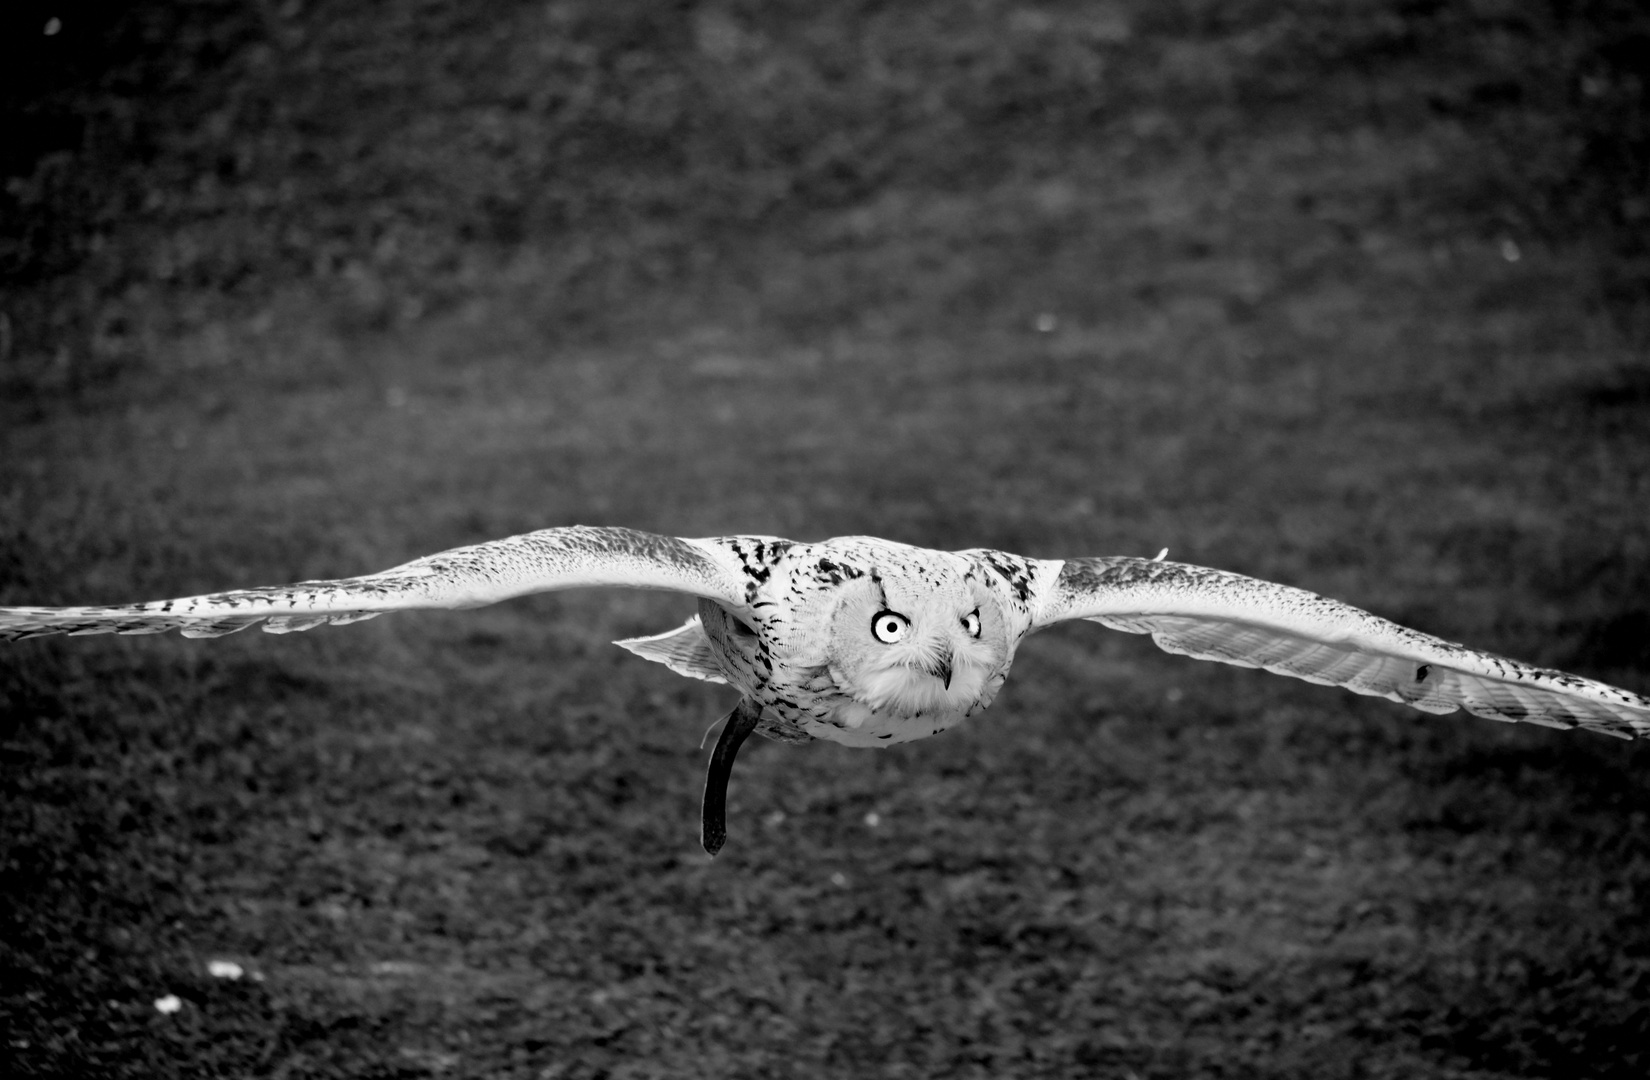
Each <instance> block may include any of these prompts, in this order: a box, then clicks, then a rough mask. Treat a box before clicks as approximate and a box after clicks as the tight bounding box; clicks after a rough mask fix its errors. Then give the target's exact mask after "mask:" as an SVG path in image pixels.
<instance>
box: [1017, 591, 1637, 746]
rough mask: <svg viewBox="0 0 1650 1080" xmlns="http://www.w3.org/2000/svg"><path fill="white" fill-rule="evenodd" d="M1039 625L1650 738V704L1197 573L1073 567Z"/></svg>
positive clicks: (1042, 604)
mask: <svg viewBox="0 0 1650 1080" xmlns="http://www.w3.org/2000/svg"><path fill="white" fill-rule="evenodd" d="M1040 592H1041V595H1040V596H1039V597H1038V598H1037V601H1036V603H1035V608H1034V625H1036V626H1046V625H1048V624H1050V623H1054V622H1060V621H1062V620H1065V619H1091V620H1093V621H1094V622H1098V623H1102V624H1104V625H1106V626H1109V627H1112V628H1113V629H1115V630H1126V631H1128V632H1129V633H1133V634H1150V635H1151V636H1152V640H1153V641H1155V642H1157V644H1158V645H1159V646H1160V647H1162V648H1163V649H1165V650H1167V651H1168V652H1172V653H1182V654H1184V655H1186V656H1195V657H1197V658H1198V659H1200V660H1219V661H1222V662H1223V663H1227V664H1236V665H1238V666H1240V667H1258V668H1264V669H1266V670H1267V671H1275V672H1277V673H1278V674H1279V675H1293V676H1295V677H1296V678H1298V679H1305V680H1307V681H1308V682H1315V683H1322V684H1324V685H1328V686H1344V687H1346V688H1347V689H1348V690H1354V691H1356V692H1357V693H1360V694H1371V695H1374V696H1376V697H1384V698H1390V699H1392V700H1393V701H1399V702H1403V703H1404V704H1406V705H1410V706H1413V707H1415V708H1417V709H1420V710H1422V711H1423V712H1430V713H1448V712H1454V711H1455V710H1456V709H1465V710H1467V711H1468V712H1470V713H1473V714H1475V715H1478V716H1486V717H1489V718H1490V719H1492V720H1506V721H1515V720H1526V721H1529V722H1530V723H1535V724H1545V725H1547V726H1548V727H1558V728H1574V727H1582V728H1587V729H1589V730H1591V731H1600V732H1603V733H1604V734H1606V735H1615V736H1618V737H1620V738H1626V739H1631V738H1635V737H1637V736H1640V735H1650V698H1645V697H1641V696H1640V695H1638V694H1634V693H1630V692H1628V691H1626V690H1622V689H1619V688H1617V687H1614V686H1609V685H1606V684H1605V683H1601V682H1594V681H1593V680H1591V679H1583V678H1580V677H1579V676H1576V675H1569V674H1566V673H1564V672H1562V671H1553V670H1551V669H1548V668H1538V667H1531V666H1530V665H1528V664H1521V663H1519V662H1517V661H1516V660H1508V659H1506V658H1505V657H1500V656H1496V655H1494V654H1493V653H1486V652H1479V651H1477V650H1476V649H1468V648H1466V647H1465V646H1462V645H1457V644H1455V643H1453V642H1449V641H1444V640H1443V639H1441V638H1435V637H1432V636H1431V635H1429V634H1422V633H1419V632H1418V631H1415V630H1410V629H1408V628H1406V627H1402V626H1399V625H1398V624H1397V623H1393V622H1389V621H1387V620H1386V619H1382V618H1379V617H1377V616H1375V615H1371V614H1370V613H1369V612H1367V611H1361V610H1359V609H1358V608H1355V607H1352V606H1351V605H1349V604H1342V603H1340V602H1338V601H1335V600H1330V599H1327V598H1325V597H1322V596H1318V595H1317V594H1316V593H1310V592H1307V591H1305V590H1304V589H1294V588H1290V587H1289V586H1287V585H1276V584H1273V583H1272V582H1269V581H1260V580H1257V579H1255V578H1251V577H1244V576H1243V575H1241V574H1229V573H1225V572H1223V571H1220V570H1209V569H1206V568H1204V567H1201V566H1188V565H1186V564H1185V563H1173V562H1163V561H1159V560H1151V559H1134V558H1094V559H1069V560H1067V561H1066V562H1065V563H1064V564H1062V565H1060V569H1059V573H1058V574H1057V575H1056V576H1055V577H1054V580H1053V581H1052V582H1051V583H1049V584H1048V585H1047V586H1045V587H1044V588H1043V589H1042V590H1040Z"/></svg>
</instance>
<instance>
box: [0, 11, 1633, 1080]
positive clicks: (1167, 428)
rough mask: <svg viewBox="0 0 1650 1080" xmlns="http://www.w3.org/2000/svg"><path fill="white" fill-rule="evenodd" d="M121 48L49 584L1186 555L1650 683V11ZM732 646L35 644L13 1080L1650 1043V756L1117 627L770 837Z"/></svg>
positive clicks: (967, 19)
mask: <svg viewBox="0 0 1650 1080" xmlns="http://www.w3.org/2000/svg"><path fill="white" fill-rule="evenodd" d="M117 8H118V9H119V10H121V11H124V10H130V11H132V12H133V14H132V16H131V17H130V18H125V19H118V20H114V21H108V22H102V23H100V22H98V21H97V20H96V16H97V15H98V14H99V13H102V14H103V15H104V16H106V17H108V18H111V19H112V18H113V16H114V15H115V14H118V12H117V10H116V9H117ZM54 10H55V12H56V13H57V17H59V18H61V19H62V21H63V30H62V32H61V33H59V34H58V35H55V36H53V37H51V38H50V39H46V38H45V37H44V36H43V35H42V36H41V37H40V38H35V37H33V36H29V35H13V34H11V33H10V32H9V29H10V28H9V26H8V27H7V28H6V29H7V30H8V32H7V33H4V34H0V45H3V47H4V48H6V49H13V50H19V49H24V48H25V46H26V51H25V53H24V61H23V62H21V63H14V62H12V61H13V60H15V59H16V57H15V56H13V55H8V56H5V57H0V78H3V79H6V80H10V81H7V82H5V83H4V87H5V93H6V95H7V98H6V102H7V108H8V110H13V109H14V107H15V108H16V109H18V110H21V112H20V113H19V115H22V116H23V121H26V122H22V121H20V122H19V123H15V124H14V123H12V122H11V121H12V116H10V115H8V117H7V120H6V130H7V132H8V134H9V135H10V134H14V133H19V132H21V133H22V134H19V135H16V136H15V137H14V138H10V139H8V140H7V141H6V145H5V146H4V147H0V154H3V155H4V158H3V160H4V163H5V169H6V172H7V176H6V183H5V184H4V185H3V186H0V237H3V240H4V244H5V247H4V251H3V252H0V256H3V257H0V264H3V265H0V270H3V272H4V273H5V274H6V275H7V278H6V281H5V283H4V285H0V294H3V300H0V309H3V311H4V314H5V320H4V323H3V324H0V603H7V604H24V603H27V604H75V603H86V602H103V601H122V600H136V599H142V598H147V597H159V596H183V595H195V594H200V593H205V592H208V591H210V590H213V589H218V588H222V587H224V586H225V585H229V584H234V583H240V582H259V581H267V582H276V581H298V580H310V579H320V578H333V577H339V576H342V575H347V574H353V573H358V572H361V571H362V570H364V569H368V568H372V567H379V566H389V565H393V564H395V563H396V562H398V561H401V560H404V559H408V558H412V557H415V556H417V555H420V554H423V553H425V552H430V551H437V550H440V549H442V548H446V547H451V546H454V545H459V544H467V543H472V542H475V541H477V540H482V539H487V538H491V537H497V536H507V535H511V534H514V533H520V532H524V531H527V530H530V529H535V528H540V527H543V526H547V525H556V524H567V523H571V522H589V523H594V524H614V525H628V526H632V527H637V528H644V529H648V530H651V531H655V532H660V533H665V534H670V535H678V536H707V535H721V534H726V533H728V532H732V531H750V532H755V533H768V534H774V535H783V536H793V537H797V538H798V539H802V540H807V539H817V538H820V537H825V536H840V535H852V534H856V533H869V534H875V535H882V536H889V537H892V538H896V539H900V540H904V541H907V542H911V543H917V544H923V545H926V546H932V547H939V548H945V549H956V548H960V547H964V546H967V545H971V544H978V545H985V546H987V547H990V548H995V549H1000V550H1004V551H1014V552H1022V553H1025V554H1028V555H1035V556H1042V557H1053V556H1064V555H1069V554H1073V553H1094V554H1101V553H1107V552H1121V553H1135V554H1139V555H1147V556H1149V555H1151V554H1153V553H1155V552H1157V551H1158V550H1159V549H1161V548H1162V547H1164V546H1168V547H1169V548H1170V549H1171V550H1170V556H1171V558H1173V559H1178V560H1184V561H1187V562H1193V563H1202V564H1206V565H1212V566H1220V567H1226V568H1230V569H1232V570H1236V571H1241V572H1244V573H1248V574H1253V575H1255V576H1258V577H1263V578H1268V579H1273V580H1280V581H1285V582H1289V583H1291V584H1295V585H1299V586H1302V587H1304V588H1308V589H1311V590H1313V591H1315V592H1319V593H1322V594H1324V595H1329V596H1335V597H1338V598H1341V599H1345V600H1347V601H1349V602H1352V603H1355V604H1358V605H1359V606H1361V607H1365V608H1368V609H1370V610H1372V611H1375V612H1376V613H1377V614H1380V615H1383V616H1387V617H1390V618H1393V619H1396V620H1398V621H1400V622H1403V623H1404V624H1406V625H1411V626H1415V627H1418V628H1420V629H1423V630H1426V631H1429V632H1431V633H1435V634H1438V635H1440V636H1442V637H1444V638H1447V639H1450V640H1456V641H1470V642H1472V643H1473V644H1475V645H1478V646H1482V647H1484V648H1487V649H1491V650H1494V651H1496V652H1499V653H1503V654H1506V655H1510V656H1517V657H1520V658H1525V659H1528V660H1531V661H1533V662H1536V663H1539V664H1542V665H1545V666H1551V667H1558V668H1563V669H1565V670H1572V671H1576V672H1578V673H1580V674H1583V675H1587V676H1592V677H1596V678H1601V679H1605V680H1607V681H1610V682H1613V683H1618V684H1620V685H1622V686H1625V687H1627V688H1628V689H1631V690H1635V691H1639V692H1644V691H1645V690H1647V689H1650V667H1647V663H1650V653H1647V652H1646V641H1647V637H1646V629H1647V627H1650V603H1647V599H1646V598H1647V597H1650V518H1647V515H1646V514H1645V506H1646V505H1647V498H1650V480H1647V477H1650V427H1647V417H1650V410H1647V409H1646V408H1645V405H1646V401H1647V388H1650V374H1647V365H1646V361H1645V352H1644V343H1643V340H1642V338H1639V337H1635V336H1633V335H1634V334H1635V333H1638V332H1639V331H1640V330H1641V329H1642V327H1643V325H1644V310H1645V309H1644V307H1643V299H1642V296H1643V292H1642V288H1639V289H1638V291H1634V288H1633V285H1634V283H1635V282H1639V283H1642V280H1643V263H1642V261H1636V257H1635V255H1634V245H1635V244H1638V245H1642V242H1643V238H1644V237H1645V236H1647V235H1650V232H1647V231H1646V230H1644V229H1643V228H1642V222H1643V203H1642V195H1643V191H1644V187H1645V185H1644V182H1643V173H1642V165H1643V162H1644V160H1645V158H1644V147H1645V145H1646V141H1645V137H1644V134H1643V132H1644V128H1643V116H1644V111H1643V95H1644V92H1645V87H1646V86H1647V84H1646V82H1645V80H1644V79H1643V77H1642V72H1643V71H1644V70H1645V67H1646V65H1645V64H1644V63H1643V62H1642V60H1641V59H1640V57H1641V56H1642V50H1643V46H1644V42H1645V40H1646V38H1645V33H1644V12H1643V5H1642V4H1640V3H1630V2H1627V0H1622V2H1620V3H1613V2H1587V3H1580V4H1569V3H1567V4H1564V5H1558V4H1556V3H1554V4H1551V5H1547V4H1541V3H1529V4H1524V3H1519V4H1511V3H1496V2H1490V0H1473V2H1471V3H1464V2H1449V3H1414V2H1407V0H1406V2H1403V3H1398V2H1374V3H1358V4H1352V3H1347V4H1316V3H1313V4H1307V3H1299V4H1295V3H1264V4H1262V3H1246V2H1241V0H1240V2H1236V3H1232V2H1224V3H1167V4H1165V3H1138V4H1133V3H1131V4H1123V5H1119V6H1115V7H1110V6H1105V5H1097V4H1092V3H1083V4H1075V3H1074V4H1049V5H1041V6H1031V5H1008V4H996V3H981V4H969V5H958V4H952V3H931V4H930V3H909V4H894V5H874V4H857V3H847V4H833V5H821V4H814V3H810V4H790V3H777V4H761V5H757V4H749V5H742V4H725V5H720V4H702V5H692V6H686V5H682V6H671V7H668V8H665V7H663V6H661V5H657V4H642V3H639V2H638V3H628V2H615V0H603V2H601V3H589V4H578V3H553V4H545V3H522V4H508V3H501V4H476V3H447V2H440V0H436V2H424V3H418V4H413V3H405V2H402V0H385V2H382V3H374V4H369V5H362V4H352V3H343V2H342V0H322V2H311V3H283V2H274V3H269V4H262V3H259V4H253V3H241V2H239V0H222V2H217V0H213V2H201V3H190V4H159V3H152V4H151V3H146V4H138V5H107V6H96V5H94V6H92V7H86V8H82V7H78V6H76V5H65V6H63V7H61V8H57V9H54ZM86 11H90V12H92V14H93V16H94V18H93V19H92V20H90V21H87V20H85V19H83V18H79V17H78V16H76V12H86ZM6 12H7V14H6V16H5V18H7V19H11V18H13V12H16V13H18V14H17V15H16V18H18V19H23V18H25V17H28V18H33V17H34V13H35V9H33V8H32V7H31V5H29V4H21V5H8V6H7V8H6ZM39 14H45V15H50V14H52V13H47V12H39ZM42 28H43V27H42ZM88 30H89V31H92V33H89V34H86V31H88ZM19 43H21V44H19ZM60 46H61V47H62V48H65V49H68V48H69V47H70V46H72V47H73V48H72V50H71V51H70V52H69V53H68V54H67V55H66V57H65V54H64V53H61V52H57V51H54V50H57V49H59V47H60ZM60 58H61V59H62V62H61V63H60V62H59V60H60ZM25 76H27V77H28V78H31V79H33V80H34V81H33V82H28V81H27V80H26V79H25ZM24 136H26V137H24ZM1635 222H1637V223H1638V225H1635V224H1634V223H1635ZM691 607H692V605H691V604H687V603H686V602H682V601H673V600H671V599H669V598H667V597H663V596H659V595H653V594H627V595H625V596H614V595H612V594H608V595H600V596H598V595H595V594H581V593H566V594H560V595H556V596H547V597H539V598H532V599H526V600H520V601H514V602H511V603H509V604H503V605H498V606H496V607H491V608H487V609H485V610H482V611H474V612H457V613H450V614H448V613H430V614H423V615H417V616H405V617H398V618H395V619H388V618H385V619H377V620H373V621H371V622H368V623H365V624H363V625H361V626H359V627H344V628H336V629H332V630H326V631H317V632H315V633H310V634H295V635H288V636H286V637H278V638H277V637H268V636H265V635H262V634H241V635H236V636H234V637H230V638H226V639H223V640H219V641H202V642H194V641H183V640H178V639H177V638H175V637H171V636H167V637H145V638H131V639H127V638H112V637H100V638H87V639H73V640H61V639H59V640H47V641H30V642H19V643H13V644H10V645H8V646H7V647H6V648H7V650H8V651H7V652H6V653H5V654H4V655H3V656H0V695H3V696H0V719H3V725H4V726H3V730H0V781H3V783H0V820H3V821H4V823H5V824H4V828H3V829H0V888H3V890H4V895H3V896H0V1029H3V1030H4V1033H5V1035H4V1039H3V1040H0V1055H3V1059H0V1074H5V1075H8V1076H10V1075H35V1076H74V1077H81V1076H87V1075H101V1076H133V1077H137V1076H142V1077H153V1076H167V1075H176V1076H189V1077H198V1076H214V1075H217V1076H236V1077H240V1076H284V1077H390V1076H396V1077H413V1076H437V1075H444V1076H466V1077H468V1076H474V1077H501V1076H502V1077H523V1078H526V1077H535V1078H536V1077H546V1078H563V1080H594V1078H596V1077H602V1076H605V1077H612V1078H618V1077H643V1076H670V1077H695V1076H716V1077H752V1078H754V1077H762V1076H797V1077H838V1076H848V1075H855V1076H889V1077H899V1076H911V1077H993V1078H995V1077H1002V1076H1020V1077H1068V1076H1100V1077H1118V1078H1123V1077H1129V1076H1131V1075H1132V1076H1136V1077H1141V1078H1159V1077H1160V1078H1164V1080H1167V1078H1171V1077H1173V1078H1179V1077H1203V1076H1209V1077H1213V1076H1221V1077H1257V1078H1258V1077H1302V1078H1306V1077H1311V1078H1314V1080H1316V1078H1322V1077H1353V1076H1363V1077H1402V1078H1405V1080H1411V1078H1441V1077H1457V1078H1459V1077H1472V1078H1474V1080H1488V1078H1492V1077H1493V1078H1497V1080H1504V1078H1509V1077H1529V1078H1535V1077H1543V1078H1545V1077H1554V1076H1564V1077H1572V1076H1577V1077H1622V1078H1627V1077H1631V1078H1634V1080H1637V1078H1640V1077H1642V1076H1643V1075H1645V1073H1646V1061H1645V1058H1644V1047H1646V1046H1647V1045H1650V1030H1647V1027H1650V1018H1647V1012H1646V1006H1645V1002H1646V1001H1647V1000H1650V959H1647V958H1650V928H1647V924H1646V921H1645V919H1644V912H1645V911H1646V910H1647V908H1650V847H1647V844H1646V840H1645V837H1646V835H1647V834H1646V824H1647V822H1650V787H1647V780H1646V766H1647V761H1646V757H1645V753H1646V751H1645V750H1643V749H1641V748H1638V747H1636V746H1634V745H1629V744H1623V743H1617V742H1614V741H1612V740H1606V739H1601V738H1596V737H1589V736H1585V735H1582V734H1580V733H1573V732H1553V731H1545V730H1540V729H1534V730H1531V729H1527V728H1526V727H1525V726H1523V725H1497V724H1492V723H1488V722H1484V721H1477V720H1470V719H1466V718H1461V717H1427V716H1422V715H1420V714H1417V713H1414V712H1412V711H1410V710H1407V709H1404V708H1401V707H1399V706H1396V705H1392V704H1389V703H1386V702H1382V701H1378V700H1373V699H1367V698H1359V697H1354V696H1353V695H1350V694H1341V693H1338V692H1336V691H1331V690H1326V689H1324V688H1321V687H1314V686H1308V685H1305V684H1301V683H1298V682H1294V681H1292V680H1286V679H1279V678H1277V677H1275V676H1270V675H1262V674H1258V673H1252V672H1244V671H1238V670H1234V669H1230V668H1225V667H1222V666H1220V665H1214V664H1200V663H1194V662H1192V661H1188V660H1185V659H1183V658H1177V657H1171V656H1165V655H1163V654H1161V653H1160V652H1158V650H1156V649H1154V648H1153V647H1152V646H1151V645H1150V644H1149V643H1148V642H1146V641H1143V640H1141V639H1139V638H1134V637H1130V636H1128V635H1124V634H1116V633H1111V632H1108V631H1105V630H1103V629H1101V628H1099V627H1090V626H1072V627H1066V628H1060V629H1056V630H1051V631H1049V632H1047V633H1042V634H1038V635H1036V636H1034V637H1033V638H1032V639H1030V640H1029V641H1028V642H1027V643H1026V644H1025V646H1024V647H1023V648H1022V649H1021V650H1020V653H1019V656H1018V659H1017V660H1016V664H1015V673H1014V682H1013V685H1011V686H1010V687H1009V688H1008V689H1007V690H1006V691H1005V692H1004V694H1003V695H1002V697H1001V698H1000V699H999V700H998V702H997V703H996V704H995V705H994V706H993V707H992V709H991V711H990V712H989V713H986V714H984V715H983V716H979V717H975V718H973V719H971V720H970V721H969V722H968V723H966V724H963V725H961V726H959V727H958V728H956V729H954V730H952V731H950V732H948V733H946V734H945V735H944V736H942V737H940V738H937V739H930V740H924V741H923V742H920V743H916V744H913V745H910V746H907V747H896V748H894V749H891V750H889V751H886V752H866V751H852V750H846V749H841V748H838V747H833V746H828V745H824V744H821V743H818V742H815V743H810V744H807V745H803V746H783V745H777V744H774V743H771V742H767V741H765V740H752V742H751V743H750V744H749V745H748V746H746V747H745V749H744V750H743V751H742V753H741V756H740V761H739V767H738V774H737V775H736V776H735V777H734V778H733V781H732V784H731V786H730V789H729V813H730V817H731V820H733V821H734V822H735V823H736V828H738V830H739V831H738V832H737V834H736V841H735V842H733V843H730V845H729V847H728V848H727V849H725V850H724V852H723V853H722V855H721V856H719V857H718V858H717V860H716V861H715V862H714V863H709V862H708V861H707V860H705V859H704V857H703V855H702V854H700V853H699V852H698V851H697V836H696V832H697V824H698V799H699V794H700V785H701V779H702V776H703V767H704V758H705V751H704V750H702V749H700V748H699V745H700V740H701V738H702V736H703V733H704V730H705V725H707V724H708V723H709V722H710V721H712V720H713V719H715V718H716V717H718V716H720V715H723V714H725V713H726V711H727V710H728V709H729V708H730V707H731V706H732V700H731V696H732V695H731V693H730V692H729V691H728V690H727V689H726V688H722V687H717V686H715V685H712V684H706V683H701V682H693V681H689V680H686V679H682V678H680V677H679V676H676V675H675V674H673V673H671V672H669V671H667V670H666V669H665V668H663V667H661V666H659V665H656V664H648V663H644V662H642V661H640V660H638V659H637V658H636V657H633V656H630V655H628V654H626V653H625V652H623V651H622V650H619V649H615V648H613V647H612V646H610V645H609V644H608V642H609V641H611V640H612V639H614V638H619V637H624V636H629V635H636V634H649V633H654V632H657V631H659V630H661V629H664V628H666V627H669V626H672V625H679V624H680V622H681V620H682V619H683V618H685V617H686V615H687V614H688V613H689V612H690V610H691ZM214 958H224V959H233V960H236V961H238V962H240V963H241V964H243V965H244V966H245V967H246V969H247V970H248V971H250V972H253V973H255V974H256V975H258V976H261V981H260V980H258V979H254V978H252V977H250V976H249V977H247V978H244V979H242V980H240V981H230V980H224V979H216V978H213V977H211V976H210V975H209V974H208V972H207V969H206V967H205V965H206V963H207V962H208V961H209V960H211V959H214ZM166 994H175V995H177V996H178V997H179V999H180V1004H181V1008H180V1010H179V1011H178V1012H176V1013H174V1014H170V1015H165V1014H162V1013H160V1012H157V1011H156V1009H155V1008H154V1004H153V1003H154V1001H155V1000H156V999H158V998H161V997H162V996H163V995H166Z"/></svg>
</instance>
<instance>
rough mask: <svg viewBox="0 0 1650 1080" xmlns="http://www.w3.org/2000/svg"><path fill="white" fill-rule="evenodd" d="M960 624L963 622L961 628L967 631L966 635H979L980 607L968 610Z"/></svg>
mask: <svg viewBox="0 0 1650 1080" xmlns="http://www.w3.org/2000/svg"><path fill="white" fill-rule="evenodd" d="M962 624H963V629H964V630H967V631H968V636H969V637H979V636H980V609H979V608H975V609H974V610H973V611H970V612H969V613H968V614H967V615H964V616H963V620H962Z"/></svg>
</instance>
